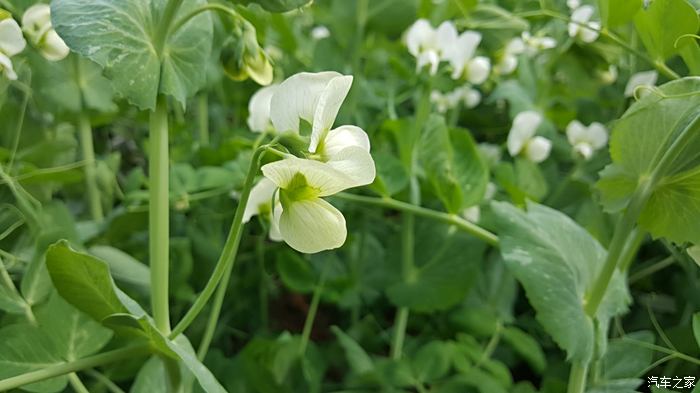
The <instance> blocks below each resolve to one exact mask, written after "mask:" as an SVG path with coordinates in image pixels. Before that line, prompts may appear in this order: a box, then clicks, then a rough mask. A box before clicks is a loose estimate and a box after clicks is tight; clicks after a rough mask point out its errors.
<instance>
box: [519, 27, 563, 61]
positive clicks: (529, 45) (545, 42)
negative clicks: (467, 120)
mask: <svg viewBox="0 0 700 393" xmlns="http://www.w3.org/2000/svg"><path fill="white" fill-rule="evenodd" d="M520 37H521V39H522V40H523V43H524V44H525V54H527V55H528V56H533V55H535V54H537V53H539V52H541V51H543V50H547V49H552V48H554V47H556V46H557V40H555V39H554V38H552V37H548V36H545V35H535V36H533V35H532V34H530V32H529V31H523V32H522V34H521V35H520Z"/></svg>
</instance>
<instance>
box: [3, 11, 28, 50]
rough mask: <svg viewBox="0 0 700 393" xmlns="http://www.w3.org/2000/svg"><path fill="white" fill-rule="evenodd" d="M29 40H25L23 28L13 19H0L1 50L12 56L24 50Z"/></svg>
mask: <svg viewBox="0 0 700 393" xmlns="http://www.w3.org/2000/svg"><path fill="white" fill-rule="evenodd" d="M26 46H27V41H25V40H24V36H23V35H22V29H21V28H20V27H19V25H18V24H17V22H16V21H15V20H14V19H12V18H9V19H4V20H2V21H0V52H2V53H4V54H5V56H7V57H12V56H14V55H16V54H18V53H20V52H22V51H23V50H24V48H25V47H26Z"/></svg>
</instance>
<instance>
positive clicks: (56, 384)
mask: <svg viewBox="0 0 700 393" xmlns="http://www.w3.org/2000/svg"><path fill="white" fill-rule="evenodd" d="M59 353H60V351H59V350H58V349H57V348H56V347H55V344H54V341H53V340H51V339H50V338H49V336H48V335H46V334H45V332H43V331H42V330H41V329H39V328H38V327H35V326H31V325H24V324H19V325H10V326H7V327H5V328H3V329H2V330H0V380H1V379H5V378H9V377H14V376H17V375H20V374H23V373H27V372H30V371H37V370H41V369H44V368H46V367H50V366H54V365H57V364H61V363H63V359H61V357H60V355H59ZM67 383H68V378H67V377H66V376H62V377H56V378H51V379H47V380H45V381H41V382H36V383H33V384H31V385H26V386H23V387H22V389H24V390H28V391H30V392H37V393H53V392H60V391H62V390H63V389H64V388H65V386H66V384H67Z"/></svg>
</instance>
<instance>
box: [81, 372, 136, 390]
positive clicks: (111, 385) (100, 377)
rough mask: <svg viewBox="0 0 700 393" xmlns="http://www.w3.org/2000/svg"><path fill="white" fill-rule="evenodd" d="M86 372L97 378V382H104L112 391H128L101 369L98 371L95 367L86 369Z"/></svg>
mask: <svg viewBox="0 0 700 393" xmlns="http://www.w3.org/2000/svg"><path fill="white" fill-rule="evenodd" d="M85 373H86V374H87V375H89V376H91V377H92V378H94V379H95V380H97V382H99V383H101V384H103V385H104V386H105V387H106V388H107V390H109V391H110V392H112V393H126V392H124V390H123V389H122V388H120V387H119V386H117V384H115V383H114V382H112V380H110V379H109V378H107V376H105V375H104V374H102V373H101V372H99V371H96V370H93V369H88V370H85Z"/></svg>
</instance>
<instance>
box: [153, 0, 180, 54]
mask: <svg viewBox="0 0 700 393" xmlns="http://www.w3.org/2000/svg"><path fill="white" fill-rule="evenodd" d="M182 2H183V0H169V1H168V4H167V5H166V6H165V10H164V11H163V16H162V18H161V20H160V23H159V25H158V30H157V31H156V34H155V36H154V38H153V47H154V48H155V50H156V53H157V54H158V57H162V56H163V48H164V47H165V42H166V40H167V39H168V35H169V34H170V31H171V27H172V26H173V20H174V19H175V15H177V11H178V9H180V5H181V4H182ZM172 30H173V31H176V29H172Z"/></svg>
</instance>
